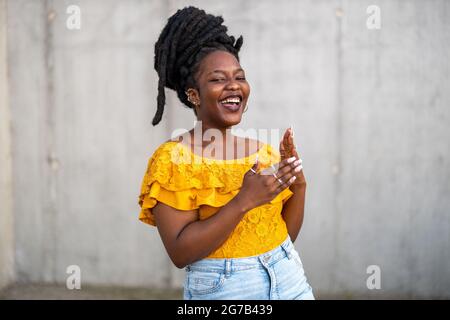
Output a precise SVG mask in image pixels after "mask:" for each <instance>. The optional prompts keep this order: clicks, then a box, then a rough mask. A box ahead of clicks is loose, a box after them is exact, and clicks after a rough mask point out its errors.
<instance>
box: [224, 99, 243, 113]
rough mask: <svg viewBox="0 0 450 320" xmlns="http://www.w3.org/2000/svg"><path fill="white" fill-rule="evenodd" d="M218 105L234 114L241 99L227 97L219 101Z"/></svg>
mask: <svg viewBox="0 0 450 320" xmlns="http://www.w3.org/2000/svg"><path fill="white" fill-rule="evenodd" d="M219 104H220V105H221V106H222V107H224V108H225V109H227V110H229V111H232V112H236V111H238V110H239V109H240V108H241V104H242V97H241V96H229V97H226V98H225V99H223V100H220V101H219Z"/></svg>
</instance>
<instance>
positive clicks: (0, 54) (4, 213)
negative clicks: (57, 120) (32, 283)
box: [0, 0, 15, 289]
mask: <svg viewBox="0 0 450 320" xmlns="http://www.w3.org/2000/svg"><path fill="white" fill-rule="evenodd" d="M6 36H7V34H6V2H5V1H4V0H0V289H1V288H3V287H5V286H7V285H8V284H9V283H11V282H13V281H14V275H15V274H14V225H13V207H12V204H13V203H12V172H11V168H12V167H11V162H12V157H11V132H10V131H11V126H10V122H11V118H10V112H9V103H8V87H7V83H8V82H7V78H8V76H7V70H8V69H7V49H6V48H7V46H6V42H7V41H6Z"/></svg>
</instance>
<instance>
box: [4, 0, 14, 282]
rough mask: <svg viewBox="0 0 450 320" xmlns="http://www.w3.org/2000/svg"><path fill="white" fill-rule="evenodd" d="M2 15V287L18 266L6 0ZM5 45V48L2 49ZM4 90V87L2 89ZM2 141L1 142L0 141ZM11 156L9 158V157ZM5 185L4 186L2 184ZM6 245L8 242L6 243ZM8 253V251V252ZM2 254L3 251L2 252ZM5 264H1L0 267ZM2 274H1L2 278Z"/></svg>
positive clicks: (12, 279)
mask: <svg viewBox="0 0 450 320" xmlns="http://www.w3.org/2000/svg"><path fill="white" fill-rule="evenodd" d="M0 11H1V12H0V15H2V17H1V18H0V24H1V25H0V32H1V33H3V35H2V36H0V39H1V41H2V42H3V43H0V50H3V51H4V59H3V62H0V64H4V70H3V71H4V79H0V81H2V80H4V87H3V90H4V92H3V94H4V96H3V97H0V99H2V98H4V100H3V101H1V102H4V103H5V105H4V108H5V114H4V117H5V118H4V121H5V123H6V128H4V130H5V132H6V137H5V143H6V145H5V146H3V147H4V155H5V157H6V164H5V163H2V167H3V170H4V171H5V174H6V175H5V182H6V183H7V187H6V188H5V197H6V198H7V199H6V203H4V204H3V205H4V206H8V207H7V209H6V211H5V212H4V214H6V216H7V217H8V218H7V219H10V221H9V223H8V226H5V227H6V228H9V229H10V230H9V231H8V233H9V235H10V238H9V241H10V257H6V259H7V260H8V259H9V258H10V259H11V260H10V262H11V264H10V265H9V266H7V268H6V271H5V273H6V275H4V276H3V278H4V279H5V282H3V283H0V289H2V288H1V285H5V286H8V285H9V284H10V283H14V281H15V279H16V268H15V252H16V250H15V247H16V241H15V238H16V236H15V234H16V233H15V219H14V218H15V215H14V198H13V187H14V185H13V155H12V136H13V135H12V121H11V105H10V102H9V68H8V59H9V54H8V1H6V0H0ZM2 47H3V49H2ZM0 90H2V89H0ZM0 143H1V142H0ZM8 158H9V159H8ZM2 187H3V186H2ZM5 245H6V244H5ZM6 254H8V252H7V253H6ZM0 255H1V253H0ZM5 263H6V264H8V263H9V261H6V262H5ZM2 267H3V266H1V265H0V268H2ZM1 277H2V276H0V278H1Z"/></svg>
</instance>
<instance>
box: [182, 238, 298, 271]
mask: <svg viewBox="0 0 450 320" xmlns="http://www.w3.org/2000/svg"><path fill="white" fill-rule="evenodd" d="M294 249H295V247H294V244H293V243H292V241H291V238H290V236H289V235H288V236H287V238H286V240H284V241H283V243H281V244H280V245H279V246H277V247H276V248H274V249H272V250H270V251H267V252H265V253H262V254H260V255H256V256H250V257H244V258H205V259H202V260H199V261H196V262H193V263H191V264H189V265H187V266H186V267H185V270H186V271H188V272H189V271H191V270H192V271H203V272H218V273H225V274H226V275H228V274H230V273H232V272H236V271H243V270H248V269H254V268H264V267H269V266H271V265H273V264H275V263H276V262H278V261H279V260H281V259H284V258H285V257H288V259H291V257H292V250H294Z"/></svg>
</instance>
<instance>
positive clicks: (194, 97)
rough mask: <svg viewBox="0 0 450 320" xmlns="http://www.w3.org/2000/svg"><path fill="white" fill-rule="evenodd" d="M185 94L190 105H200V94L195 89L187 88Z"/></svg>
mask: <svg viewBox="0 0 450 320" xmlns="http://www.w3.org/2000/svg"><path fill="white" fill-rule="evenodd" d="M186 93H187V94H188V100H189V101H190V102H191V103H192V104H194V105H196V106H198V105H200V93H199V92H198V90H197V89H194V88H189V89H188V90H186Z"/></svg>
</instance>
